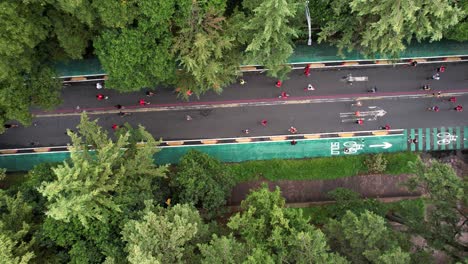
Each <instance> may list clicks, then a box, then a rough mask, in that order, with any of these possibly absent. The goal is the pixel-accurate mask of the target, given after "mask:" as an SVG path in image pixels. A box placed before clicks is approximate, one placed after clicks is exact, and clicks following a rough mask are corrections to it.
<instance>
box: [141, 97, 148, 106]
mask: <svg viewBox="0 0 468 264" xmlns="http://www.w3.org/2000/svg"><path fill="white" fill-rule="evenodd" d="M139 104H140V105H141V106H144V105H148V104H150V102H146V101H145V100H143V99H140V101H139Z"/></svg>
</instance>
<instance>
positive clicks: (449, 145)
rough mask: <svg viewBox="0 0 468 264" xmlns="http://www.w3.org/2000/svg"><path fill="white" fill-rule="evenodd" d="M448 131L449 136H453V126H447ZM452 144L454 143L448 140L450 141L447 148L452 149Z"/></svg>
mask: <svg viewBox="0 0 468 264" xmlns="http://www.w3.org/2000/svg"><path fill="white" fill-rule="evenodd" d="M448 132H449V133H450V135H451V136H454V134H453V127H449V128H448ZM455 141H456V140H455ZM453 144H455V142H453V141H450V143H449V144H448V149H453Z"/></svg>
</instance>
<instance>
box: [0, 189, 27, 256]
mask: <svg viewBox="0 0 468 264" xmlns="http://www.w3.org/2000/svg"><path fill="white" fill-rule="evenodd" d="M32 233H33V214H32V206H30V205H29V204H28V203H27V202H25V201H24V200H23V197H22V195H21V193H17V194H16V195H15V196H9V195H8V194H7V193H6V192H5V191H3V190H0V248H1V250H0V259H1V261H0V262H2V263H21V264H22V263H28V262H29V261H30V260H31V259H33V258H34V256H35V254H34V252H33V250H32V246H33V244H34V243H35V241H34V239H32V238H31V235H32Z"/></svg>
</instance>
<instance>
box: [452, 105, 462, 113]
mask: <svg viewBox="0 0 468 264" xmlns="http://www.w3.org/2000/svg"><path fill="white" fill-rule="evenodd" d="M454 110H455V111H457V112H462V111H463V106H461V105H457V106H456V107H455V108H454Z"/></svg>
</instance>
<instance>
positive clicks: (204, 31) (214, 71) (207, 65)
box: [172, 0, 240, 98]
mask: <svg viewBox="0 0 468 264" xmlns="http://www.w3.org/2000/svg"><path fill="white" fill-rule="evenodd" d="M190 2H191V6H190V8H187V9H183V10H185V11H186V12H185V14H184V13H181V14H180V15H179V17H183V18H180V19H179V21H180V22H179V23H176V26H177V27H178V28H179V30H178V32H177V34H176V35H175V37H174V46H173V49H172V50H173V53H174V54H175V55H176V56H177V61H178V62H179V63H180V66H181V67H182V69H181V71H183V72H181V73H179V74H178V75H177V77H178V82H177V86H178V88H179V89H180V95H181V96H183V97H185V98H187V97H188V95H187V93H186V92H187V91H189V90H190V91H191V92H194V93H195V94H196V95H197V96H199V95H201V94H202V93H204V92H206V91H209V90H213V91H215V92H217V93H220V92H221V91H222V88H223V87H225V86H226V85H228V84H230V83H232V82H233V81H234V80H235V77H236V76H237V75H238V73H239V66H240V65H239V64H240V54H239V53H237V52H236V51H237V50H236V49H235V46H234V45H235V43H236V42H235V39H234V36H232V35H230V34H228V32H229V31H228V32H227V31H226V30H225V28H226V27H227V26H228V25H227V22H226V19H225V17H223V16H222V14H223V13H224V12H225V1H220V0H196V1H190Z"/></svg>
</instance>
